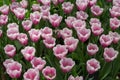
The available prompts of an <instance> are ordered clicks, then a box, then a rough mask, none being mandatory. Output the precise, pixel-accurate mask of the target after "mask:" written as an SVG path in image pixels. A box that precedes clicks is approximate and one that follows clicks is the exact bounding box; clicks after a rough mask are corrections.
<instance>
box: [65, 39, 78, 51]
mask: <svg viewBox="0 0 120 80" xmlns="http://www.w3.org/2000/svg"><path fill="white" fill-rule="evenodd" d="M64 44H65V45H66V47H67V49H68V51H69V52H73V51H75V49H76V48H77V45H78V39H75V38H74V37H69V38H65V40H64Z"/></svg>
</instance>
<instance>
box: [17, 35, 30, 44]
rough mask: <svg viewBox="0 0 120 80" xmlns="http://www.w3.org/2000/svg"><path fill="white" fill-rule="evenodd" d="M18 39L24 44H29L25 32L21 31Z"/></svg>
mask: <svg viewBox="0 0 120 80" xmlns="http://www.w3.org/2000/svg"><path fill="white" fill-rule="evenodd" d="M17 39H18V41H19V42H20V43H21V44H22V45H27V44H28V37H27V34H25V33H20V34H19V35H18V37H17Z"/></svg>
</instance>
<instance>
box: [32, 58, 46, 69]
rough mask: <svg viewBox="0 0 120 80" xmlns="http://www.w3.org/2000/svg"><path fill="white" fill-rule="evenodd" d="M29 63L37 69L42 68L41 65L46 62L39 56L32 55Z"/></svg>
mask: <svg viewBox="0 0 120 80" xmlns="http://www.w3.org/2000/svg"><path fill="white" fill-rule="evenodd" d="M31 64H32V67H33V68H35V69H38V70H40V71H41V70H42V69H43V67H44V66H45V64H46V61H45V60H43V59H42V58H41V57H38V58H37V57H34V58H33V59H32V60H31Z"/></svg>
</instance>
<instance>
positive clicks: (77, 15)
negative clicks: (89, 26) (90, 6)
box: [76, 11, 88, 20]
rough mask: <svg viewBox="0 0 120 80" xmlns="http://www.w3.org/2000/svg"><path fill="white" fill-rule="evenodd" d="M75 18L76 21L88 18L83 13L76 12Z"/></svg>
mask: <svg viewBox="0 0 120 80" xmlns="http://www.w3.org/2000/svg"><path fill="white" fill-rule="evenodd" d="M76 17H77V19H81V20H86V19H87V18H88V14H87V13H86V12H84V11H78V12H76Z"/></svg>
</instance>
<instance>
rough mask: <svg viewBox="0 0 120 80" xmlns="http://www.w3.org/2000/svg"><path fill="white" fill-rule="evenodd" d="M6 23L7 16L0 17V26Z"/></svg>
mask: <svg viewBox="0 0 120 80" xmlns="http://www.w3.org/2000/svg"><path fill="white" fill-rule="evenodd" d="M7 22H8V16H7V15H3V14H2V15H0V26H1V25H6V24H7Z"/></svg>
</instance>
